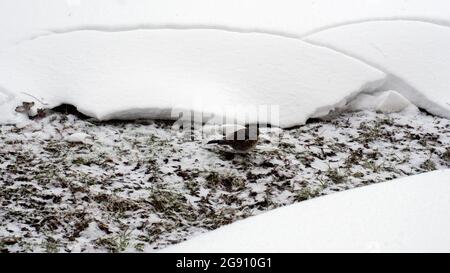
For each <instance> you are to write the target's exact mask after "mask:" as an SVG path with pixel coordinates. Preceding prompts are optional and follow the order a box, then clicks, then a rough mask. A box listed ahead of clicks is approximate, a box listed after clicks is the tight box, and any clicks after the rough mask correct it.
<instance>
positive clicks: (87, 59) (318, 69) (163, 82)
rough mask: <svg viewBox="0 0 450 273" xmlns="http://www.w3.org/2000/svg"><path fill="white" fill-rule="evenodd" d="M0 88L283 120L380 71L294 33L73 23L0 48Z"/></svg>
mask: <svg viewBox="0 0 450 273" xmlns="http://www.w3.org/2000/svg"><path fill="white" fill-rule="evenodd" d="M0 55H1V56H0V59H2V60H3V61H2V62H1V63H0V86H2V87H3V88H4V89H6V90H9V92H12V93H16V94H18V98H17V101H16V103H17V104H19V101H27V100H29V99H30V96H29V95H25V94H22V93H21V92H27V93H29V94H32V96H33V97H36V98H39V100H41V101H42V102H43V103H46V104H47V105H46V107H54V106H57V105H60V104H61V103H70V104H73V105H76V106H77V107H78V110H79V111H81V112H82V113H84V114H87V115H89V116H92V117H96V118H98V119H102V120H103V119H112V118H121V119H123V118H130V119H132V118H178V113H176V115H173V113H171V110H173V109H188V110H194V111H197V112H205V113H214V114H216V116H215V117H218V118H217V119H216V120H215V122H218V123H220V122H222V119H221V118H220V117H221V116H222V115H225V113H226V114H227V117H228V116H235V115H236V116H237V118H238V120H243V119H245V118H246V114H248V115H249V117H248V118H249V119H250V120H249V121H250V122H255V121H256V118H258V120H259V121H260V122H265V121H268V122H269V123H273V121H271V120H270V116H260V117H255V116H251V111H252V110H253V109H256V106H259V105H276V106H278V107H279V109H280V116H279V122H280V126H282V127H284V126H293V125H297V124H302V123H304V122H305V121H306V119H307V118H309V117H310V116H314V115H317V113H318V112H319V113H321V114H323V113H328V111H329V110H331V109H333V108H334V107H335V106H336V105H338V104H342V103H345V102H346V100H347V99H348V98H350V97H352V96H353V95H354V94H357V93H358V92H361V91H367V92H370V91H371V90H373V89H376V88H378V87H379V86H381V85H382V84H383V83H384V80H385V75H384V73H382V72H380V71H378V70H377V69H374V68H372V67H370V66H367V65H365V64H363V63H361V62H359V61H357V60H354V59H352V58H349V57H347V56H345V55H342V54H340V53H336V52H334V51H332V50H329V49H327V48H322V47H317V46H313V45H310V44H308V43H305V42H302V41H300V40H297V39H292V38H285V37H279V36H274V35H269V34H258V33H237V32H230V31H219V30H167V29H166V30H136V31H123V32H99V31H75V32H71V33H66V34H55V35H49V36H44V37H41V38H38V39H35V40H31V41H26V42H23V43H20V44H18V45H17V46H15V47H13V48H12V49H11V50H5V51H4V53H3V54H0Z"/></svg>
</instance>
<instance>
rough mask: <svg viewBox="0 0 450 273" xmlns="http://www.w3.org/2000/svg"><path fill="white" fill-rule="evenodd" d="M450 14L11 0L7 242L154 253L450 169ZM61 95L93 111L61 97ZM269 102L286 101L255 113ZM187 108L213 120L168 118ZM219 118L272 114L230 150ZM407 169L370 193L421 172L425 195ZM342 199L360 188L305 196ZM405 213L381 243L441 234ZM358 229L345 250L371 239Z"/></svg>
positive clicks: (5, 81)
mask: <svg viewBox="0 0 450 273" xmlns="http://www.w3.org/2000/svg"><path fill="white" fill-rule="evenodd" d="M449 27H450V4H449V2H448V1H446V0H430V1H422V0H408V1H404V0H364V1H361V0H342V1H334V0H316V1H313V0H308V1H297V0H282V1H274V0H248V1H240V0H226V1H225V0H224V1H221V0H220V1H214V3H213V2H212V1H209V0H192V1H184V0H167V1H133V0H115V1H112V0H89V1H87V0H67V1H60V0H45V1H32V0H16V1H0V33H1V35H0V204H1V207H0V250H1V251H49V252H52V251H62V252H74V251H75V252H76V251H153V250H155V249H160V248H164V247H165V246H167V245H171V244H174V243H178V242H180V241H183V240H185V239H187V238H190V237H192V236H194V235H196V234H199V233H203V232H205V231H208V230H212V229H216V228H218V227H221V226H223V225H226V224H229V223H232V222H234V221H236V220H239V219H243V218H247V217H248V216H253V215H257V214H260V213H261V212H266V211H268V210H271V209H273V208H276V207H279V206H284V205H289V204H292V203H294V202H298V201H304V200H307V199H311V198H313V197H317V196H321V195H326V194H329V193H333V192H336V191H343V190H346V189H350V188H354V187H358V186H363V185H368V184H373V183H378V182H384V181H386V180H391V179H394V178H397V177H401V176H408V175H414V174H418V173H422V172H427V171H433V170H436V169H446V168H448V167H449V164H450V163H449V161H450V123H449V119H448V118H450V91H449V86H450V59H449V58H450V57H449V56H450V28H449ZM61 104H62V105H64V107H62V109H64V108H65V109H68V108H70V109H71V106H70V105H73V106H75V107H76V108H77V110H78V111H79V112H81V113H82V114H85V115H87V116H88V117H86V116H83V115H81V114H80V115H79V116H78V117H75V116H73V115H68V113H60V112H59V113H55V112H54V110H50V109H51V108H53V107H56V106H59V105H61ZM67 104H70V105H69V106H68V105H67ZM260 106H269V107H273V108H270V109H276V110H279V112H277V111H275V110H274V111H273V113H276V114H277V115H274V116H272V115H270V116H268V115H264V113H265V114H267V112H263V114H261V115H257V116H255V115H254V114H255V111H254V110H255V108H256V107H260ZM67 107H68V108H67ZM418 107H419V108H421V109H422V110H424V111H419V109H418ZM60 108H61V107H60ZM349 111H359V112H349ZM69 112H74V113H76V111H73V109H71V111H69ZM180 112H182V113H189V115H190V114H191V112H194V113H195V114H196V115H195V116H205V118H206V119H203V122H206V121H209V124H207V126H205V127H203V128H199V127H201V123H200V124H197V125H196V126H194V127H195V128H194V131H193V132H188V131H182V130H179V129H180V128H178V127H177V126H172V122H171V121H167V120H169V119H170V120H174V119H178V118H179V114H180ZM269 112H270V113H271V114H272V110H270V111H269ZM223 117H225V118H232V119H237V121H238V122H240V123H243V122H244V120H245V121H247V122H259V123H261V124H264V123H266V122H269V123H271V124H272V125H275V126H276V127H277V128H263V129H262V140H261V141H260V142H259V144H258V147H257V149H256V150H255V151H252V152H251V153H250V154H248V155H235V154H232V153H230V151H229V150H226V149H218V148H217V147H215V146H207V145H206V144H205V142H206V139H205V138H203V137H204V136H205V135H203V133H205V131H204V130H203V129H208V130H210V129H211V130H213V129H214V128H217V126H215V125H214V123H228V121H227V120H224V119H222V118H223ZM141 118H146V119H149V118H150V119H164V120H166V121H148V120H147V121H143V120H140V119H141ZM316 118H325V119H324V120H322V119H320V120H316ZM100 120H103V122H101V121H100ZM117 120H128V121H117ZM175 125H176V124H175ZM300 125H301V127H293V126H300ZM190 126H191V124H190V123H189V127H190ZM278 126H279V127H278ZM207 137H210V136H207ZM441 174H442V176H443V177H447V176H448V172H445V173H441ZM435 176H436V173H434V174H430V176H420V177H419V180H422V179H427V178H429V177H430V178H434V177H435ZM414 180H415V179H414ZM400 184H401V186H397V185H394V186H390V184H389V186H387V185H388V184H385V185H383V186H381V187H380V188H379V189H378V190H377V188H372V189H371V188H368V191H369V192H370V193H372V192H373V194H374V195H376V196H378V194H383V193H385V192H387V191H389V192H390V194H392V195H393V193H392V192H391V190H392V191H393V190H394V189H395V190H396V191H400V192H397V194H402V192H407V191H408V187H407V186H404V185H406V184H411V185H413V187H412V188H411V194H410V195H405V198H404V200H405V202H411V203H414V204H413V205H412V207H414V208H416V206H420V203H416V202H414V200H415V199H414V198H416V197H417V194H418V192H417V190H418V189H420V190H422V188H423V187H424V186H423V182H416V181H413V182H411V183H407V182H406V181H404V182H402V183H399V185H400ZM434 185H435V187H436V188H442V193H444V192H446V190H447V187H446V185H444V184H443V183H441V182H440V181H438V182H434ZM433 190H435V191H439V189H435V188H434V187H432V188H431V187H430V188H429V189H428V188H427V189H426V192H428V193H429V194H430V195H431V191H433ZM358 192H359V191H356V193H358ZM367 194H369V193H367ZM353 195H355V197H353ZM339 196H344V197H345V196H348V197H349V199H350V200H353V199H352V198H355V199H354V200H355V201H358V200H359V198H360V197H358V196H361V197H363V196H365V194H364V193H363V192H361V193H360V194H355V192H350V193H348V194H343V195H337V196H336V197H332V198H331V197H330V198H324V199H320V200H317V202H310V203H306V204H305V205H301V204H300V205H298V208H299V210H303V209H302V206H310V205H309V204H312V205H311V206H317V207H318V210H320V208H323V207H326V205H324V204H322V203H327V202H330V203H332V202H336V206H337V208H336V209H338V208H339V206H340V205H343V204H344V203H345V202H350V201H345V202H344V201H342V200H343V199H345V198H344V197H339ZM398 196H400V197H401V198H399V199H398V202H399V203H400V205H401V204H402V203H401V202H403V201H402V200H403V195H398ZM438 196H441V195H438ZM335 198H336V200H335V201H333V200H334V199H335ZM340 198H343V199H342V200H341V199H340ZM380 198H381V197H380ZM428 198H429V196H424V200H428ZM324 200H325V201H324ZM327 200H328V201H327ZM339 200H341V201H339ZM388 201H392V202H394V201H397V200H392V198H389V199H388ZM377 202H378V201H377ZM433 202H435V203H432V202H431V201H430V203H427V204H429V205H430V206H431V205H435V206H440V205H443V206H445V205H447V203H445V202H444V201H443V200H441V199H436V200H433ZM439 202H440V203H439ZM314 204H318V205H314ZM393 204H394V203H393ZM395 204H397V203H395ZM365 205H366V206H368V204H367V203H365ZM373 206H376V207H379V208H380V209H383V210H381V211H384V209H385V207H384V205H383V204H373ZM401 208H402V206H399V209H401ZM352 209H353V210H352ZM433 209H434V210H436V211H437V210H439V209H440V208H438V207H433ZM291 210H293V211H297V206H295V207H291V208H286V210H280V211H286V212H289V211H291ZM280 211H277V212H274V215H275V216H274V217H279V216H276V215H278V213H280ZM306 211H307V210H305V212H304V213H306V214H307V213H308V212H306ZM398 212H399V210H393V211H392V213H393V214H392V215H396V213H398ZM283 213H284V212H281V213H280V215H281V214H283ZM345 213H355V214H359V213H360V210H359V209H358V208H356V209H355V208H351V209H350V210H349V211H348V212H347V211H346V212H342V211H339V213H336V215H339V216H342V217H344V216H345V215H347V214H345ZM418 213H419V214H418V217H419V216H420V217H422V216H423V215H422V214H421V213H422V210H419V209H418ZM267 215H271V214H267ZM369 215H370V214H369ZM432 216H433V215H431V216H430V217H432ZM311 217H312V216H311ZM328 217H332V215H328ZM367 217H369V216H365V217H364V218H363V219H362V220H361V221H363V220H364V219H367ZM386 217H387V216H386ZM259 219H261V220H259ZM265 219H266V218H265V217H262V218H255V220H250V221H249V222H243V223H244V224H242V223H239V224H238V226H239V225H249V227H250V226H252V222H253V221H255V222H258V221H261V222H264V221H267V220H265ZM374 219H378V218H374ZM383 219H384V220H385V218H383ZM400 219H404V218H399V219H398V221H400ZM408 219H409V218H408ZM408 219H406V220H405V221H406V222H405V223H403V222H402V223H400V222H398V225H396V226H395V228H399V229H393V230H392V233H389V234H384V233H383V234H382V233H377V234H378V235H380V237H379V239H380V240H379V242H382V244H381V245H378V244H374V245H373V247H374V248H375V249H377V248H378V247H379V248H380V249H382V250H385V249H402V247H404V248H406V249H407V250H414V247H415V246H420V247H422V246H423V250H433V249H432V248H433V247H435V248H436V249H437V250H442V249H444V248H441V246H443V244H444V243H446V242H448V241H445V240H442V242H440V243H436V244H430V245H424V244H425V243H424V242H419V240H421V239H423V238H417V240H416V241H414V240H409V238H407V237H402V238H393V237H392V236H396V234H397V235H398V233H396V232H400V230H401V228H402V227H403V225H406V224H407V223H411V222H408V221H409V220H408ZM421 219H425V218H421ZM433 219H434V218H433ZM433 219H431V220H433ZM325 220H327V221H328V220H330V221H331V220H332V219H331V218H324V221H325ZM341 220H342V221H343V222H342V223H343V224H347V222H345V219H344V218H341ZM434 220H435V219H434ZM434 220H433V221H434ZM444 220H445V221H444V222H443V223H444V224H443V225H438V224H439V223H435V222H433V223H435V224H436V225H438V227H437V228H440V227H447V225H448V218H445V219H444ZM268 221H270V220H268ZM245 223H249V224H245ZM312 223H316V224H319V222H312ZM358 223H359V224H362V223H363V222H358ZM370 223H372V222H370ZM423 223H424V222H420V223H418V226H420V227H422V225H423ZM315 226H316V225H312V224H311V225H310V226H304V228H311V229H312V228H314V227H315ZM377 226H378V225H375V224H374V227H377ZM346 228H348V229H346V230H352V229H351V227H346ZM227 229H228V228H227ZM229 229H230V230H231V231H230V232H231V233H230V234H234V231H233V230H234V228H233V227H230V228H229ZM437 231H441V230H437ZM409 232H410V233H407V234H408V236H409V235H411V236H412V235H414V234H415V233H414V232H416V230H415V229H411V230H410V231H409ZM441 233H442V232H436V236H440V237H439V238H444V239H447V238H448V237H445V236H443V235H442V234H441ZM215 234H216V233H214V234H212V235H211V236H213V237H215V236H216V235H215ZM217 234H222V231H219V232H218V233H217ZM405 234H406V233H405ZM427 234H428V233H427ZM347 235H348V234H347ZM347 235H346V234H342V236H340V237H339V236H335V237H336V238H335V237H333V238H329V237H326V236H325V237H323V238H322V239H323V240H327V238H328V239H330V241H329V242H333V243H336V245H334V246H337V244H339V243H343V242H344V241H346V238H348V237H346V236H347ZM360 235H361V236H360V237H358V238H360V239H361V241H355V242H354V243H355V244H354V245H348V247H349V248H354V249H357V250H362V249H367V248H365V247H366V246H367V245H365V241H364V239H365V238H366V237H364V235H363V234H360ZM217 236H221V235H217ZM224 236H225V235H224ZM227 236H228V235H227ZM296 236H298V238H297V239H299V240H300V241H304V242H306V241H305V240H306V239H305V238H304V237H302V236H304V235H302V234H297V235H296ZM328 236H329V234H328ZM389 236H391V237H389ZM398 236H399V237H401V235H398ZM405 236H406V235H405ZM337 237H338V238H337ZM200 238H202V237H199V239H198V242H201V240H203V239H200ZM204 238H207V237H204ZM436 238H437V237H436ZM436 238H433V240H437V239H436ZM310 239H311V240H312V238H310ZM377 239H378V237H377ZM383 239H386V240H389V242H387V241H383ZM397 239H398V240H397ZM407 239H408V240H407ZM363 241H364V242H363ZM195 242H196V241H193V243H192V245H191V244H187V245H184V246H185V247H190V246H192V247H193V248H194V249H198V248H197V247H196V246H195V247H194V244H196V243H195ZM307 242H308V245H307V246H310V247H311V249H317V250H318V248H319V247H320V245H319V243H320V242H323V241H320V240H319V241H317V242H318V244H317V245H314V244H313V242H311V241H307ZM392 242H393V243H394V245H390V243H392ZM409 242H413V243H414V244H408V243H409ZM433 242H434V241H433ZM359 243H360V244H359ZM385 243H386V244H385ZM403 243H405V244H403ZM416 243H417V244H416ZM249 245H251V244H249ZM217 246H219V245H217ZM237 246H238V245H236V247H237ZM271 246H272V247H281V246H280V245H278V246H277V245H271ZM180 247H183V246H180ZM224 247H225V246H224ZM289 247H292V248H290V249H289V250H296V249H295V247H297V246H293V245H289ZM329 247H333V245H329ZM177 249H180V250H181V248H177ZM205 250H206V249H205ZM261 250H262V249H261ZM345 250H348V249H345ZM257 251H260V250H257Z"/></svg>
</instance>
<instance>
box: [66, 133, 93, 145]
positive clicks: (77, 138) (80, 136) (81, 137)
mask: <svg viewBox="0 0 450 273" xmlns="http://www.w3.org/2000/svg"><path fill="white" fill-rule="evenodd" d="M90 139H92V137H91V136H90V135H88V134H86V133H82V132H78V133H73V134H71V135H69V136H67V137H66V138H65V140H66V141H67V142H72V143H86V142H89V141H90Z"/></svg>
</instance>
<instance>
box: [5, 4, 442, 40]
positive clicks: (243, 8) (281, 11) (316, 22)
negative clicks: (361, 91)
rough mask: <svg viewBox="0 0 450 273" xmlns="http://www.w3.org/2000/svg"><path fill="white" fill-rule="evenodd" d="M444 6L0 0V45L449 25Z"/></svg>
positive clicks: (288, 34)
mask: <svg viewBox="0 0 450 273" xmlns="http://www.w3.org/2000/svg"><path fill="white" fill-rule="evenodd" d="M449 6H450V5H449V2H448V1H447V0H428V1H423V0H408V1H404V0H364V1H361V0H340V1H335V0H302V1H298V0H281V1H279V0H278V1H276V0H246V1H245V2H243V1H241V0H216V1H214V2H212V1H210V0H190V1H185V0H165V1H149V0H147V1H135V0H66V1H62V0H43V1H34V0H15V1H0V33H2V35H0V48H2V47H3V46H4V45H5V46H6V45H14V44H15V43H17V42H19V41H22V40H24V39H28V38H31V37H34V36H36V35H39V34H41V35H45V34H48V33H53V32H66V31H69V30H75V29H98V30H106V31H118V30H131V29H143V28H147V29H148V28H152V29H155V28H210V29H228V30H236V31H244V32H252V31H256V32H269V33H278V34H280V35H287V36H301V35H304V34H307V33H311V32H314V31H318V30H321V29H324V28H328V27H332V26H336V25H342V24H346V23H351V22H360V21H366V20H380V19H391V20H394V19H399V18H401V19H406V18H407V19H410V20H423V21H430V22H435V23H439V24H443V25H449V23H450V17H449V12H448V10H449Z"/></svg>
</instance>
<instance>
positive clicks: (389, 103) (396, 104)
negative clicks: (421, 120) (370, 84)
mask: <svg viewBox="0 0 450 273" xmlns="http://www.w3.org/2000/svg"><path fill="white" fill-rule="evenodd" d="M344 109H348V110H352V111H361V110H373V111H376V112H380V113H397V112H401V111H405V110H408V111H409V112H410V113H412V112H417V111H418V109H417V107H416V106H415V105H414V104H412V103H411V102H410V101H409V100H408V99H407V98H405V97H404V96H402V95H401V94H399V93H398V92H396V91H393V90H389V91H384V92H376V93H375V94H364V93H363V94H359V95H358V96H357V97H356V98H355V99H354V100H352V101H350V102H349V103H348V104H347V105H346V106H345V107H344ZM405 112H406V111H405Z"/></svg>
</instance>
